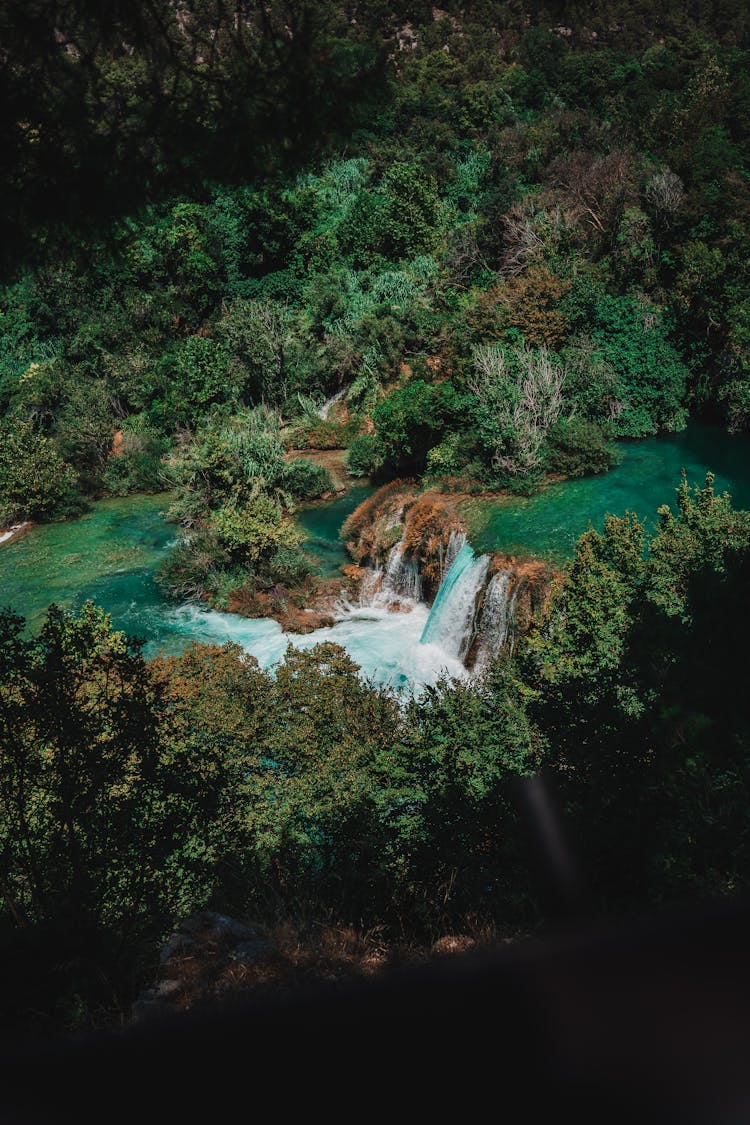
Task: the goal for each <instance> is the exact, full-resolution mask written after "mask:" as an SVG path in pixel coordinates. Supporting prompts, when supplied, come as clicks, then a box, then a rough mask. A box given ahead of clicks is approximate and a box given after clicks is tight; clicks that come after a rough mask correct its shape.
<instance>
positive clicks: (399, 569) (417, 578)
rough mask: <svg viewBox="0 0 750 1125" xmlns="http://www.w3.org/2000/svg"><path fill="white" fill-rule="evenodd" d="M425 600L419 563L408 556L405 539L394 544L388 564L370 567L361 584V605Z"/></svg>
mask: <svg viewBox="0 0 750 1125" xmlns="http://www.w3.org/2000/svg"><path fill="white" fill-rule="evenodd" d="M421 600H422V575H421V574H420V573H419V565H418V564H417V562H415V561H414V560H413V559H409V558H407V557H406V552H405V549H404V544H403V542H398V543H397V544H396V546H395V547H391V550H390V551H389V553H388V559H387V560H386V564H385V567H378V568H377V569H375V570H372V571H370V573H369V575H368V576H367V578H366V579H365V580H364V581H363V583H362V585H361V587H360V593H359V604H360V606H362V607H364V606H372V607H375V608H378V607H380V608H382V607H386V606H389V605H393V604H394V602H400V601H410V602H415V603H416V602H421Z"/></svg>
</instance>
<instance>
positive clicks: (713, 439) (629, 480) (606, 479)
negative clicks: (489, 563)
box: [462, 423, 750, 563]
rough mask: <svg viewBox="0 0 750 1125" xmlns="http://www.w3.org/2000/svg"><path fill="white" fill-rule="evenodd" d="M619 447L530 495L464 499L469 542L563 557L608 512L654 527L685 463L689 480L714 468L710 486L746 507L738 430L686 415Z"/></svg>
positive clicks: (747, 463) (749, 470) (744, 459)
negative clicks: (592, 467) (686, 421)
mask: <svg viewBox="0 0 750 1125" xmlns="http://www.w3.org/2000/svg"><path fill="white" fill-rule="evenodd" d="M620 451H621V454H622V460H621V462H620V464H619V465H617V466H616V467H615V468H614V469H612V470H611V471H610V472H608V473H603V474H602V475H601V476H595V477H583V478H582V479H580V480H567V481H561V482H560V483H558V484H550V485H549V486H548V487H547V488H544V489H542V490H541V491H540V492H537V493H536V494H535V495H533V496H530V497H518V496H507V497H502V498H496V499H493V500H490V499H488V498H482V497H476V498H475V499H472V500H469V501H466V503H465V504H464V505H463V506H462V511H463V513H464V515H465V517H466V519H467V522H468V527H469V538H470V540H471V542H472V544H473V546H474V547H475V548H476V549H477V550H479V551H503V552H506V553H507V554H510V555H516V556H519V557H521V558H523V557H537V558H544V559H549V560H550V561H552V562H556V563H563V562H565V561H566V560H568V559H570V558H571V556H572V555H573V552H574V550H575V545H576V542H577V540H578V539H579V537H580V536H581V535H582V534H583V532H584V531H586V530H587V529H588V528H589V527H590V526H591V525H592V524H593V526H594V527H596V528H601V527H602V525H603V523H604V517H605V515H607V513H609V514H611V515H617V516H621V515H623V514H624V513H625V512H626V511H631V512H635V513H636V514H637V515H638V516H639V518H640V519H645V520H646V523H647V526H650V527H652V528H653V527H654V525H655V521H656V512H657V509H658V508H659V506H660V505H662V504H670V505H672V506H673V507H674V504H675V490H676V488H677V486H678V485H679V483H680V474H681V472H682V469H683V468H684V469H685V470H686V472H687V477H688V481H689V483H690V484H691V485H694V484H697V485H703V483H704V481H705V477H706V473H707V472H708V471H711V472H713V473H715V474H716V479H715V481H714V488H715V489H716V491H717V492H724V491H728V492H730V493H731V495H732V502H733V503H734V506H735V507H737V508H750V439H748V438H747V437H746V436H744V435H743V436H739V435H731V434H727V433H726V432H725V431H723V430H721V429H719V428H718V427H711V426H704V425H698V424H696V423H691V424H690V425H689V426H688V428H687V429H686V430H683V431H682V432H681V433H678V434H664V435H660V436H659V437H654V438H647V439H645V440H643V441H634V442H623V443H621V445H620Z"/></svg>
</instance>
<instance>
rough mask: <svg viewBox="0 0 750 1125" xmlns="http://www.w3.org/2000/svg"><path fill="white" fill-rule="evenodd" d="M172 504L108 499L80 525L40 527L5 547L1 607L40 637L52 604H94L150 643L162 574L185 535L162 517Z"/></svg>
mask: <svg viewBox="0 0 750 1125" xmlns="http://www.w3.org/2000/svg"><path fill="white" fill-rule="evenodd" d="M170 500H171V496H170V495H169V494H162V495H159V496H125V497H117V498H115V499H112V500H102V501H100V502H99V503H97V504H94V505H93V506H92V508H91V510H90V511H89V512H86V513H85V515H83V516H81V517H80V518H79V519H76V520H66V521H64V522H62V523H50V524H44V525H36V526H34V527H31V528H29V529H28V531H26V532H24V533H23V534H22V535H21V536H19V537H18V538H17V539H13V540H10V541H9V542H8V543H5V544H3V545H2V546H0V605H2V606H10V607H11V608H12V609H14V610H15V611H16V612H17V613H21V614H23V615H24V616H25V617H26V618H27V623H28V625H29V627H30V628H31V629H34V630H35V629H37V628H38V627H39V626H40V625H41V623H42V620H43V618H44V613H45V611H46V609H47V606H49V605H50V603H52V602H55V603H56V604H57V605H59V606H62V607H63V608H65V609H77V608H78V607H80V606H81V605H82V604H83V602H84V601H86V599H87V598H91V599H93V601H95V602H97V603H98V604H99V605H102V606H103V607H104V608H105V609H106V610H107V611H108V612H109V613H111V614H112V617H113V621H114V624H115V625H116V626H117V627H118V628H122V629H127V630H128V631H129V632H135V633H139V634H140V635H141V636H150V634H151V632H152V628H151V626H150V616H151V614H152V613H153V611H155V610H156V608H157V607H158V606H159V605H160V604H161V603H163V598H162V595H161V593H160V591H159V588H158V586H157V585H156V582H155V581H154V571H155V570H156V568H157V567H158V565H159V564H160V563H161V561H162V559H163V558H164V556H165V554H166V552H167V549H168V547H169V545H170V543H172V542H173V541H174V540H175V538H176V536H177V529H176V528H175V527H174V525H171V524H168V523H166V522H165V521H164V519H163V517H162V515H161V512H162V511H163V510H164V509H165V508H166V507H167V506H168V504H169V502H170Z"/></svg>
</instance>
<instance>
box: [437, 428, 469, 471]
mask: <svg viewBox="0 0 750 1125" xmlns="http://www.w3.org/2000/svg"><path fill="white" fill-rule="evenodd" d="M466 444H467V443H466V437H465V435H463V434H449V435H448V437H447V438H444V439H443V440H442V441H441V442H440V445H436V446H434V447H433V448H432V449H431V450H430V451H429V453H428V454H427V472H428V473H429V474H430V476H435V477H442V476H452V475H455V474H456V473H458V472H460V471H461V469H463V467H464V465H465V464H466V455H465V452H464V450H465V449H466Z"/></svg>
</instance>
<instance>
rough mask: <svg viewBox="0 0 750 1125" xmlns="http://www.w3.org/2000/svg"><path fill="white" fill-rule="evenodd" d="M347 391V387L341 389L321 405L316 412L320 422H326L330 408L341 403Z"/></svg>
mask: <svg viewBox="0 0 750 1125" xmlns="http://www.w3.org/2000/svg"><path fill="white" fill-rule="evenodd" d="M348 390H349V388H348V387H342V389H341V390H340V391H337V392H336V394H335V395H331V397H330V398H329V399H327V400H326V401H325V402H324V403H323V405H322V406H321V407H320V409H319V410H318V411H317V414H318V417H319V418H320V419H321V421H323V422H326V421H328V415H329V414H330V412H331V409H332V407H334V406H335V405H336V403H337V402H341V400H342V398H343V397H344V395H345V394H346V392H347V391H348Z"/></svg>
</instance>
